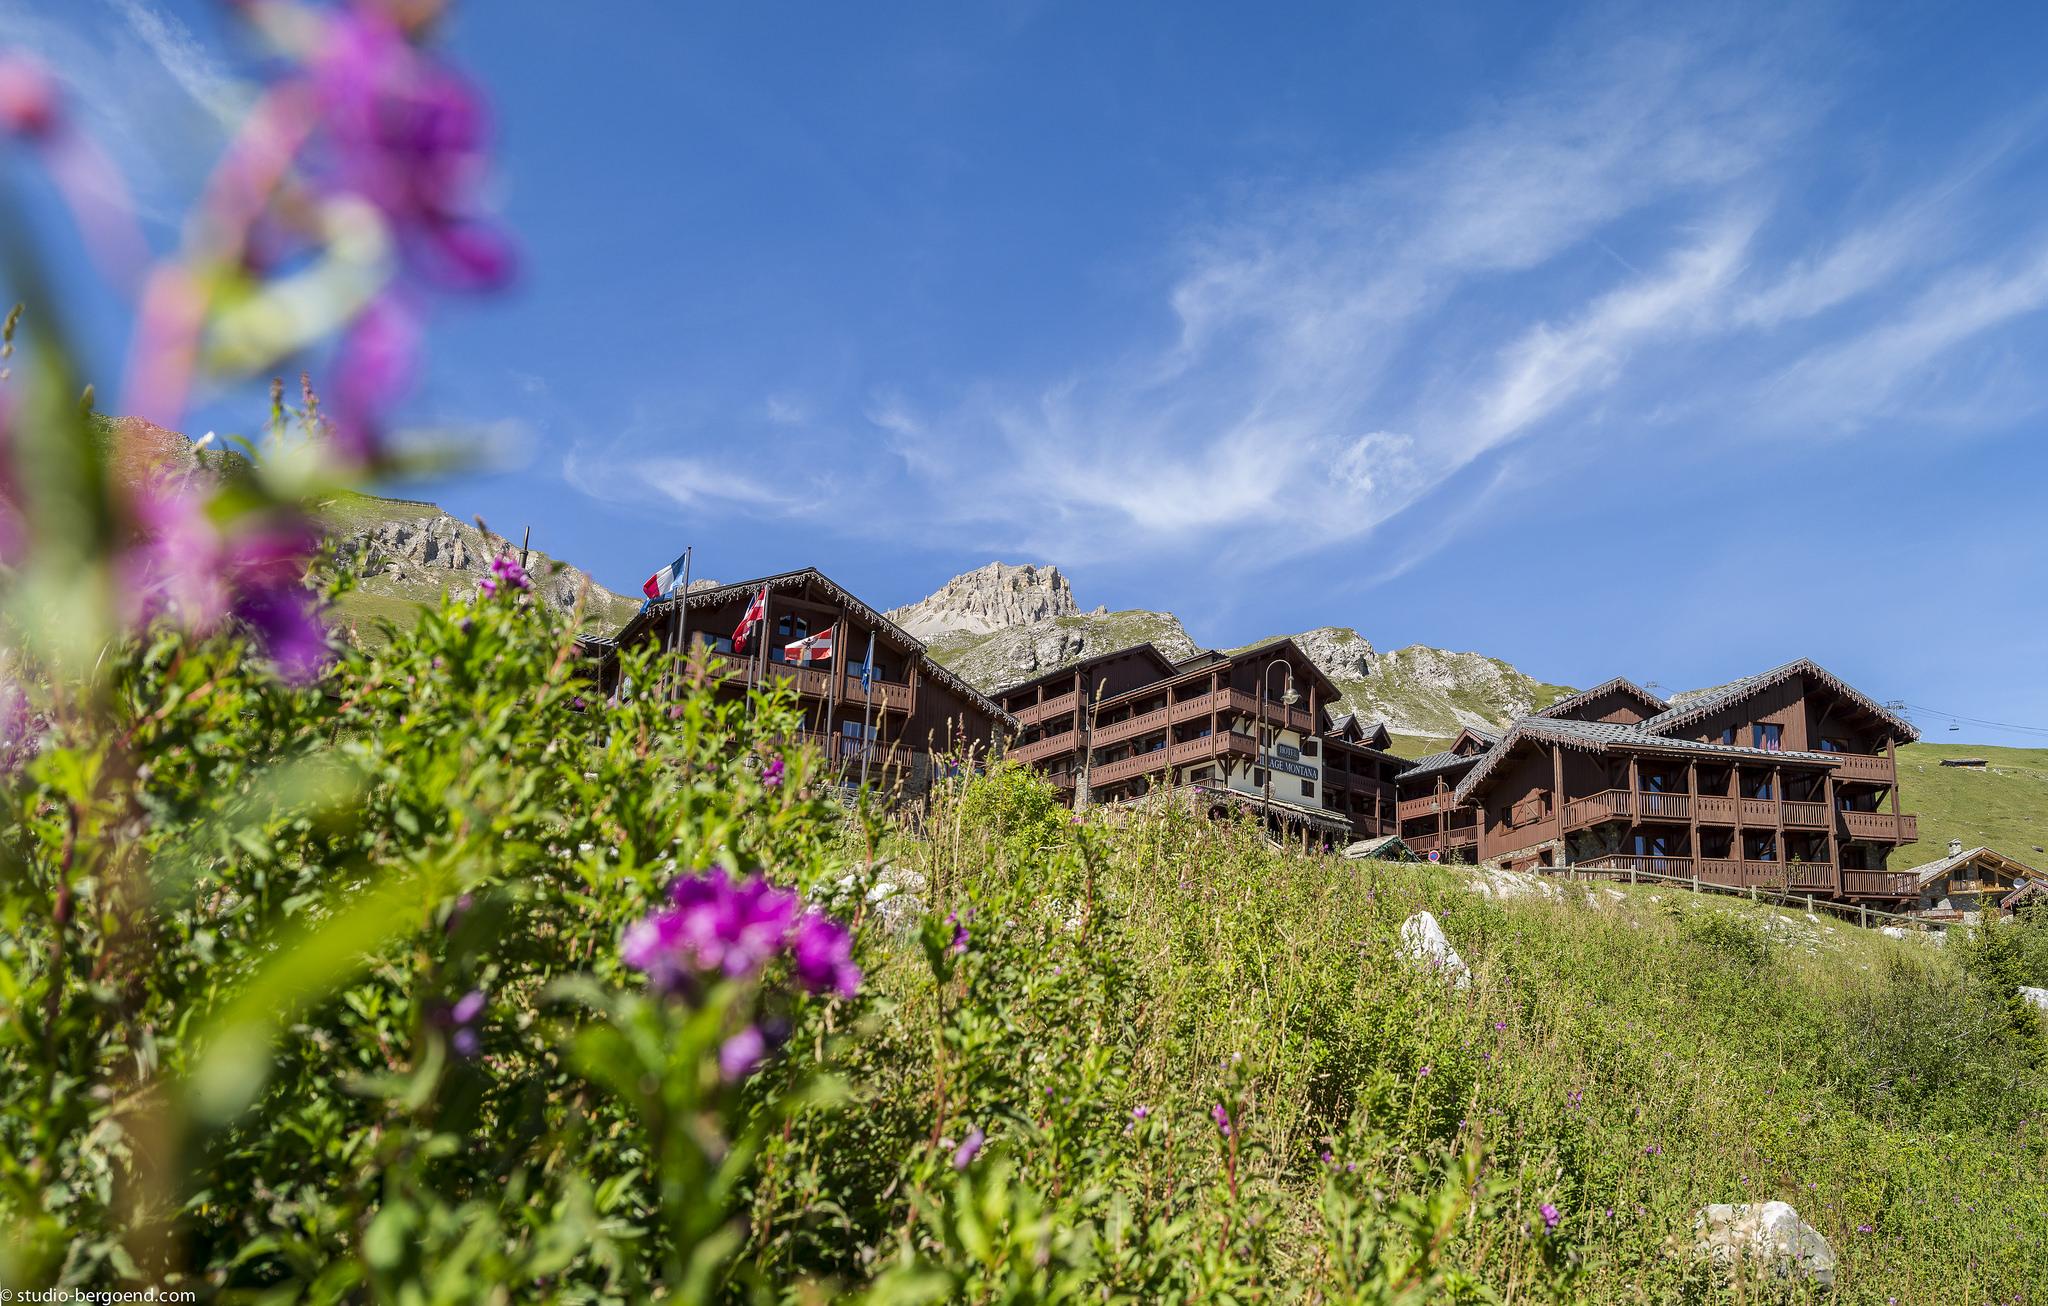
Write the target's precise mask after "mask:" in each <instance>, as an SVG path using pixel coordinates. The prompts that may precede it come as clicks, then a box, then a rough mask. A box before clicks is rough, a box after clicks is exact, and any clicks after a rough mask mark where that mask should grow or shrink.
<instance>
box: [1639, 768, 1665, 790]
mask: <svg viewBox="0 0 2048 1306" xmlns="http://www.w3.org/2000/svg"><path fill="white" fill-rule="evenodd" d="M1643 789H1644V791H1645V792H1647V793H1653V794H1661V793H1663V792H1664V775H1663V773H1662V772H1660V771H1651V772H1650V773H1649V774H1647V775H1645V776H1644V777H1643Z"/></svg>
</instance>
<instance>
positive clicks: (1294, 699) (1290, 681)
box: [1252, 658, 1301, 816]
mask: <svg viewBox="0 0 2048 1306" xmlns="http://www.w3.org/2000/svg"><path fill="white" fill-rule="evenodd" d="M1274 667H1279V668H1280V669H1281V670H1283V671H1285V672H1286V673H1287V676H1286V678H1285V679H1284V680H1282V681H1281V683H1282V684H1284V685H1285V686H1287V688H1286V689H1285V690H1284V691H1283V692H1282V693H1281V695H1280V701H1281V702H1282V703H1284V704H1286V705H1287V706H1288V707H1293V706H1294V705H1295V704H1296V703H1299V702H1300V701H1301V695H1299V694H1297V693H1295V692H1294V664H1293V663H1291V662H1289V661H1287V660H1286V659H1285V658H1274V659H1273V660H1272V661H1271V662H1268V663H1267V664H1266V669H1265V670H1264V671H1261V672H1260V673H1259V720H1258V725H1257V729H1258V730H1264V729H1265V728H1266V684H1267V682H1268V681H1270V680H1272V679H1273V668H1274ZM1252 737H1253V738H1254V739H1256V738H1258V735H1257V733H1254V734H1253V736H1252ZM1279 742H1280V730H1279V728H1278V727H1277V726H1276V727H1274V730H1273V738H1272V740H1271V741H1270V742H1269V743H1267V744H1266V745H1265V747H1267V748H1274V747H1275V746H1277V745H1278V744H1279ZM1259 760H1260V761H1261V762H1264V763H1265V766H1264V768H1263V769H1264V771H1265V772H1266V813H1267V815H1269V816H1270V815H1271V814H1272V811H1273V758H1272V756H1271V755H1270V753H1269V754H1267V755H1266V756H1262V757H1261V758H1260V759H1259Z"/></svg>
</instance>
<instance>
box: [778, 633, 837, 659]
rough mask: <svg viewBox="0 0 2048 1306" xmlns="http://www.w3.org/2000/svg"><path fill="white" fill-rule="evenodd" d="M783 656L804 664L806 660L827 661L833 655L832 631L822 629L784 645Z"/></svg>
mask: <svg viewBox="0 0 2048 1306" xmlns="http://www.w3.org/2000/svg"><path fill="white" fill-rule="evenodd" d="M782 653H783V656H784V657H786V658H788V659H789V660H790V661H791V662H794V663H796V664H797V665H798V666H802V665H803V664H805V663H806V662H825V661H829V660H830V659H831V657H832V632H831V631H829V630H827V631H821V632H820V633H818V634H816V635H812V636H809V637H808V638H805V639H799V640H796V641H794V642H792V643H788V644H784V645H783V646H782Z"/></svg>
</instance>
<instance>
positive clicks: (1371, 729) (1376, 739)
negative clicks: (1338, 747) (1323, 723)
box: [1323, 708, 1394, 749]
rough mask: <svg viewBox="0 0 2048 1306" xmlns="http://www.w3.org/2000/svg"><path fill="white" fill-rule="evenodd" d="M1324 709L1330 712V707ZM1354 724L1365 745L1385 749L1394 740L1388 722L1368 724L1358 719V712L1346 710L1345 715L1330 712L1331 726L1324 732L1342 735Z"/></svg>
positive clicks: (1360, 739) (1361, 743)
mask: <svg viewBox="0 0 2048 1306" xmlns="http://www.w3.org/2000/svg"><path fill="white" fill-rule="evenodd" d="M1323 710H1324V712H1325V713H1329V709H1328V708H1324V709H1323ZM1354 726H1355V727H1357V729H1358V734H1359V739H1358V742H1359V744H1360V745H1362V746H1363V747H1366V748H1378V749H1385V748H1386V747H1388V746H1389V745H1390V744H1392V743H1393V742H1394V739H1393V736H1392V735H1390V734H1389V733H1387V723H1386V722H1384V721H1375V722H1373V723H1372V724H1371V725H1370V726H1368V725H1366V724H1365V723H1363V722H1361V721H1360V720H1359V719H1358V714H1357V713H1356V712H1346V713H1345V714H1344V715H1343V716H1337V715H1335V714H1330V725H1329V728H1328V729H1327V730H1325V731H1324V732H1323V733H1324V734H1327V735H1341V734H1345V733H1346V732H1348V731H1350V730H1351V729H1352V727H1354Z"/></svg>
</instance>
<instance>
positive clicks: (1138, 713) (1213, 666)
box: [996, 639, 1408, 845]
mask: <svg viewBox="0 0 2048 1306" xmlns="http://www.w3.org/2000/svg"><path fill="white" fill-rule="evenodd" d="M1338 698H1339V693H1338V690H1337V687H1336V686H1335V685H1334V684H1332V683H1331V682H1330V679H1329V677H1328V676H1326V675H1324V674H1323V672H1322V671H1321V670H1319V669H1318V668H1317V667H1316V665H1315V663H1314V662H1312V661H1310V660H1309V658H1308V655H1307V654H1305V653H1303V652H1302V651H1301V649H1300V648H1299V647H1298V646H1296V645H1295V643H1294V641H1292V640H1285V639H1283V640H1279V641H1277V642H1275V643H1271V644H1265V645H1261V646H1259V647H1258V648H1255V649H1250V650H1246V651H1243V652H1240V653H1235V654H1224V653H1217V652H1202V653H1197V654H1195V655H1194V656H1192V657H1189V658H1184V659H1182V660H1180V661H1178V662H1175V661H1173V660H1172V659H1170V658H1168V657H1167V656H1166V655H1165V654H1163V653H1161V652H1160V651H1159V650H1158V649H1156V648H1154V647H1153V646H1152V645H1150V644H1140V645H1137V646H1136V647H1134V648H1127V649H1121V650H1118V651H1117V652H1114V653H1105V654H1101V655H1099V656H1096V657H1092V658H1088V659H1086V660H1084V661H1082V662H1078V663H1075V664H1074V665H1072V666H1069V667H1065V668H1063V669H1061V670H1059V671H1054V672H1049V673H1047V674H1045V675H1042V676H1038V677H1035V678H1033V679H1031V680H1027V681H1025V682H1023V683H1022V684H1019V685H1013V686H1011V687H1009V688H1008V689H1004V690H1001V691H999V692H998V693H997V694H996V700H997V702H998V703H1000V704H1001V705H1002V707H1003V708H1004V709H1005V710H1007V711H1008V712H1009V713H1010V714H1011V715H1012V716H1014V717H1015V718H1016V719H1017V721H1018V723H1019V725H1020V727H1021V729H1022V733H1021V734H1020V735H1019V736H1018V739H1017V741H1016V743H1015V744H1014V745H1013V746H1012V748H1011V749H1010V756H1012V757H1014V758H1016V759H1018V760H1019V761H1022V762H1026V763H1029V764H1030V765H1032V766H1035V767H1037V768H1039V769H1040V770H1042V771H1044V772H1045V773H1046V774H1047V775H1049V776H1050V777H1051V778H1052V780H1053V782H1054V784H1056V785H1057V786H1058V787H1059V789H1060V790H1061V792H1062V793H1063V794H1064V795H1065V796H1066V797H1067V799H1068V801H1070V802H1072V803H1074V804H1076V805H1078V806H1086V805H1088V804H1090V803H1101V802H1114V801H1118V800H1121V799H1129V798H1135V797H1138V796H1139V795H1141V794H1145V793H1148V792H1151V791H1154V790H1158V789H1166V788H1172V789H1178V790H1182V791H1185V792H1186V793H1187V794H1188V795H1189V796H1190V797H1191V798H1192V799H1193V800H1194V801H1196V802H1198V803H1201V804H1203V805H1205V806H1207V807H1209V808H1212V809H1217V810H1235V809H1245V810H1251V811H1254V812H1258V813H1260V814H1261V815H1263V816H1264V817H1265V819H1266V820H1267V821H1268V822H1269V823H1270V824H1272V825H1273V826H1274V827H1275V828H1277V829H1281V830H1285V831H1287V832H1289V833H1290V834H1293V835H1298V836H1299V837H1300V838H1301V839H1302V840H1303V841H1304V842H1313V841H1314V840H1317V839H1320V840H1322V841H1324V842H1326V843H1334V844H1340V845H1341V844H1343V843H1348V842H1350V841H1351V840H1354V839H1360V838H1371V837H1375V836H1378V835H1385V834H1392V833H1394V832H1395V831H1394V785H1393V780H1394V776H1395V775H1396V774H1397V773H1399V772H1400V771H1401V770H1402V769H1403V768H1404V767H1406V766H1407V765H1408V764H1407V763H1406V762H1405V761H1403V760H1402V759H1401V758H1398V757H1395V756H1393V755H1392V754H1391V753H1389V752H1388V751H1387V749H1388V746H1389V744H1390V743H1391V741H1390V740H1389V738H1388V736H1387V732H1386V730H1385V728H1384V727H1382V726H1380V725H1378V724H1373V725H1369V726H1368V725H1363V724H1361V723H1360V722H1358V721H1357V720H1355V719H1354V718H1353V717H1351V716H1349V715H1345V716H1333V715H1332V714H1331V712H1330V705H1331V704H1333V703H1335V702H1337V701H1338Z"/></svg>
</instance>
